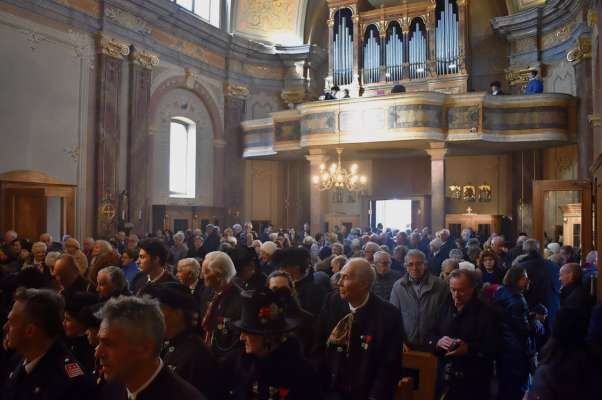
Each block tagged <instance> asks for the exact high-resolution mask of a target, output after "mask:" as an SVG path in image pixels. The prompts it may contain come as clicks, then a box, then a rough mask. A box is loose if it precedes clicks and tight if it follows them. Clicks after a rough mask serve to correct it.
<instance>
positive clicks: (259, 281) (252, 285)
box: [240, 270, 268, 290]
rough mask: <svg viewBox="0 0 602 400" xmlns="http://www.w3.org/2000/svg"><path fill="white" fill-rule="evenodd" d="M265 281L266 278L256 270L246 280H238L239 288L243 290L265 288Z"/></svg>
mask: <svg viewBox="0 0 602 400" xmlns="http://www.w3.org/2000/svg"><path fill="white" fill-rule="evenodd" d="M267 280H268V278H267V276H265V275H264V274H262V273H261V272H259V270H256V271H255V273H254V274H253V275H252V276H251V277H250V278H249V279H248V280H246V281H243V280H242V279H241V280H240V287H241V288H242V289H244V290H258V289H261V288H264V287H265V286H266V282H267Z"/></svg>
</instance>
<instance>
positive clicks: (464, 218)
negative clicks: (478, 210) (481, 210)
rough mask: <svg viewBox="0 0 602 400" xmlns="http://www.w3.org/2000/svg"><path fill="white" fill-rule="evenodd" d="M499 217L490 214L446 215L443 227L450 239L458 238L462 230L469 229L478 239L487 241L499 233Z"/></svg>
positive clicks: (500, 217)
mask: <svg viewBox="0 0 602 400" xmlns="http://www.w3.org/2000/svg"><path fill="white" fill-rule="evenodd" d="M501 221H502V216H501V215H491V214H447V215H446V216H445V226H447V229H449V231H450V233H451V235H452V237H454V238H458V237H460V233H461V232H462V229H465V228H471V229H472V230H473V232H475V233H476V234H477V235H478V237H479V238H482V239H487V238H489V236H491V234H492V233H494V232H495V233H498V234H499V233H501V226H502V225H501Z"/></svg>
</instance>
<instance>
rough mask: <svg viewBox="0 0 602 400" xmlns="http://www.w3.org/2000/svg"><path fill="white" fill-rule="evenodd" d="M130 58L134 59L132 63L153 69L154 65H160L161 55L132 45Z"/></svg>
mask: <svg viewBox="0 0 602 400" xmlns="http://www.w3.org/2000/svg"><path fill="white" fill-rule="evenodd" d="M130 59H131V60H132V63H134V64H137V65H140V66H141V67H143V68H146V69H153V67H156V66H157V65H159V56H157V55H155V54H152V53H149V52H146V51H144V50H140V49H137V48H135V47H132V52H131V53H130Z"/></svg>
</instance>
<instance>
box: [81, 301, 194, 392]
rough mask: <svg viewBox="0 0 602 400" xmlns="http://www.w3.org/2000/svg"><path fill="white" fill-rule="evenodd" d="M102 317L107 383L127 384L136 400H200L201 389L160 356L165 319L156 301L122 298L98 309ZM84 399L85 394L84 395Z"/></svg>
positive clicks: (100, 350) (99, 352)
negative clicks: (171, 367) (170, 366)
mask: <svg viewBox="0 0 602 400" xmlns="http://www.w3.org/2000/svg"><path fill="white" fill-rule="evenodd" d="M98 317H99V318H101V320H102V322H101V323H100V330H99V331H98V339H99V345H98V346H97V347H96V358H97V359H98V360H99V361H100V364H101V365H102V374H103V376H104V378H105V379H106V380H107V381H108V382H120V383H121V384H123V385H125V387H126V390H125V391H126V392H127V393H123V398H125V397H126V396H127V397H128V398H130V399H135V400H155V399H157V400H159V399H165V398H174V399H178V400H199V399H203V398H204V397H203V396H202V395H201V394H200V393H199V391H198V390H197V389H196V388H195V387H194V386H192V385H191V384H189V383H188V382H186V381H185V380H183V379H182V378H180V377H178V376H177V375H176V374H174V373H173V372H172V371H171V369H170V368H168V367H165V366H164V364H163V361H162V360H161V358H160V352H161V347H162V344H163V339H164V337H165V319H164V318H163V315H162V314H161V310H160V308H159V304H158V302H157V301H156V300H151V299H143V298H138V297H133V296H130V297H120V298H117V299H111V300H109V301H108V302H107V303H106V304H105V305H104V306H103V308H102V309H101V310H100V311H99V312H98ZM82 398H83V397H82Z"/></svg>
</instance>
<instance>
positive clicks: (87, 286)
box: [61, 276, 96, 298]
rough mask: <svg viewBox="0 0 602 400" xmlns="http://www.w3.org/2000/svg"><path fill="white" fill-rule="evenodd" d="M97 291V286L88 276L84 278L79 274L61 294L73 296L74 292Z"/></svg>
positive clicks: (65, 296) (66, 296)
mask: <svg viewBox="0 0 602 400" xmlns="http://www.w3.org/2000/svg"><path fill="white" fill-rule="evenodd" d="M95 291H96V287H95V286H94V284H93V283H92V282H91V281H89V280H87V279H86V278H84V277H82V276H78V277H77V279H76V280H75V281H74V282H73V283H72V284H71V286H69V287H68V288H65V289H63V290H62V292H61V295H62V296H63V297H64V298H68V297H71V295H73V293H77V292H95Z"/></svg>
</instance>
